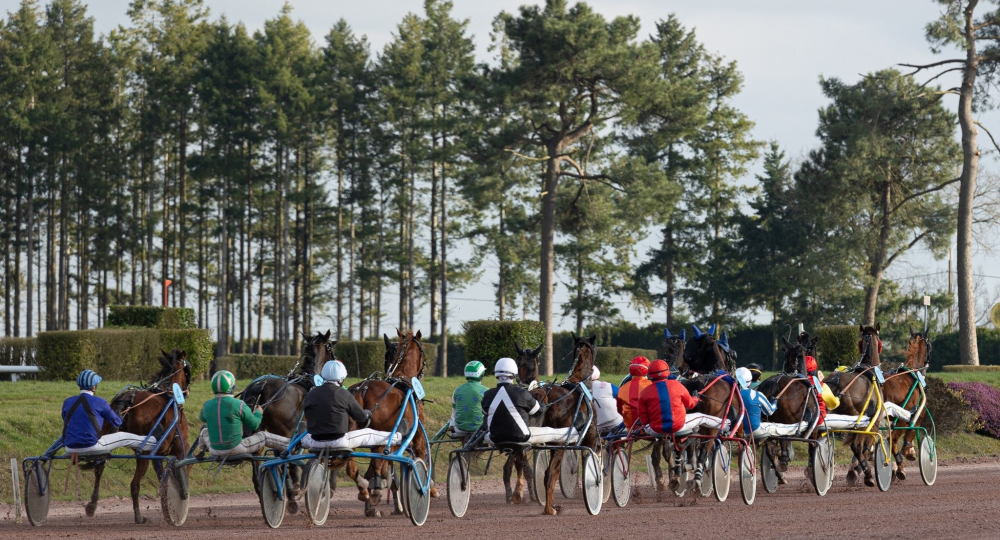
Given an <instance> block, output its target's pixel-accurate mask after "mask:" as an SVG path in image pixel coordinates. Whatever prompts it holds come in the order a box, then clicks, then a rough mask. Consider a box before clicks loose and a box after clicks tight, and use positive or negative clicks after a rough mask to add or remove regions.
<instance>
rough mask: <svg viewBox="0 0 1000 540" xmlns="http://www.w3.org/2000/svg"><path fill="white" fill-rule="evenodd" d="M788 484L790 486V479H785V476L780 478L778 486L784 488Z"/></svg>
mask: <svg viewBox="0 0 1000 540" xmlns="http://www.w3.org/2000/svg"><path fill="white" fill-rule="evenodd" d="M786 484H788V479H787V478H785V477H784V476H779V477H778V485H779V486H784V485H786Z"/></svg>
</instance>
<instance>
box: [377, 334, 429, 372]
mask: <svg viewBox="0 0 1000 540" xmlns="http://www.w3.org/2000/svg"><path fill="white" fill-rule="evenodd" d="M411 335H412V334H407V335H406V336H404V337H403V340H404V341H401V342H400V343H399V345H398V346H397V348H398V352H397V353H396V360H395V361H394V362H393V363H392V364H391V365H390V366H389V369H387V370H386V371H385V376H386V378H389V377H391V376H392V374H393V373H395V372H396V370H397V369H399V366H400V364H402V363H403V357H405V356H406V349H407V347H408V346H409V344H410V343H416V344H417V349H419V350H420V373H419V374H417V378H418V379H423V378H424V370H426V369H427V358H426V356H425V355H424V346H423V344H422V343H420V341H419V340H416V339H413V338H412V337H410V336H411Z"/></svg>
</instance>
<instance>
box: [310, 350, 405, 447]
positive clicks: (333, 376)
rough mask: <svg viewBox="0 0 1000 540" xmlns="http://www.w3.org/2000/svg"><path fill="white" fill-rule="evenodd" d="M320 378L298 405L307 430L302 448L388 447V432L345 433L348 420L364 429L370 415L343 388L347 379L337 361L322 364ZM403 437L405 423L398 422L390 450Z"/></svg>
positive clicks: (359, 430)
mask: <svg viewBox="0 0 1000 540" xmlns="http://www.w3.org/2000/svg"><path fill="white" fill-rule="evenodd" d="M321 374H322V377H323V381H324V382H323V384H322V385H320V386H317V387H315V388H313V389H312V390H310V391H309V393H308V394H306V398H305V399H304V400H303V401H302V410H303V412H304V413H305V416H306V429H307V430H308V433H307V434H306V436H305V437H303V438H302V446H304V447H306V448H311V449H319V448H337V449H346V450H353V449H355V448H357V447H359V446H364V447H368V446H386V445H388V444H389V435H390V433H389V432H388V431H378V430H375V429H369V428H368V427H364V428H362V429H356V430H353V431H349V428H350V425H349V424H350V422H349V421H350V420H354V421H355V422H356V423H357V424H358V425H359V426H362V425H363V426H368V424H369V423H371V417H372V413H371V411H367V410H365V409H362V408H361V405H360V404H358V400H357V399H355V398H354V396H353V395H351V393H350V392H348V391H347V390H345V389H344V388H343V384H344V379H346V378H347V368H346V367H344V364H343V363H342V362H341V361H340V360H330V361H329V362H327V363H325V364H323V369H322V371H321ZM403 433H409V428H408V426H407V423H406V420H405V419H403V420H401V421H400V425H399V430H398V431H397V432H396V433H395V434H393V437H392V445H393V446H395V445H398V444H399V443H400V442H401V441H402V439H403Z"/></svg>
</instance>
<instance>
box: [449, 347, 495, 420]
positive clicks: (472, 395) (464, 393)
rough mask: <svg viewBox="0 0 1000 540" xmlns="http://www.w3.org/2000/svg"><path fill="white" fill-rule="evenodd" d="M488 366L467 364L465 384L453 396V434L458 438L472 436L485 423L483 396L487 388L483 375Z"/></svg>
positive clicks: (480, 363) (473, 363)
mask: <svg viewBox="0 0 1000 540" xmlns="http://www.w3.org/2000/svg"><path fill="white" fill-rule="evenodd" d="M485 374H486V366H484V365H483V363H482V362H479V361H476V360H473V361H472V362H469V363H468V364H465V384H462V385H461V386H459V387H458V388H456V389H455V393H454V394H452V395H451V420H450V421H449V422H450V423H451V427H452V433H454V435H455V436H456V437H465V436H467V435H471V434H472V433H474V432H475V431H476V430H477V429H479V426H480V425H481V424H482V423H483V407H482V403H483V394H485V393H486V390H487V388H486V387H485V386H483V384H482V382H481V381H482V380H483V375H485Z"/></svg>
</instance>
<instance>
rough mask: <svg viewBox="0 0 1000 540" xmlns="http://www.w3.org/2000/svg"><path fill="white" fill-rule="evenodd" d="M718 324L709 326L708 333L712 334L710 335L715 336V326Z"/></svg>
mask: <svg viewBox="0 0 1000 540" xmlns="http://www.w3.org/2000/svg"><path fill="white" fill-rule="evenodd" d="M716 326H717V325H715V324H713V325H712V326H709V327H708V335H710V336H715V327H716Z"/></svg>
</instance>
